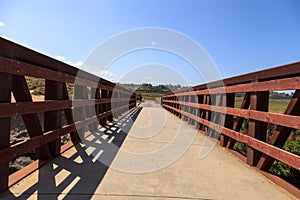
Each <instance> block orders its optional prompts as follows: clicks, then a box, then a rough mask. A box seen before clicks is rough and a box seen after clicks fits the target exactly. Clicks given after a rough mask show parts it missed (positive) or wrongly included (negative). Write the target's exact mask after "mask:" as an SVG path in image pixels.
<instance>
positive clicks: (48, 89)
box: [44, 80, 63, 157]
mask: <svg viewBox="0 0 300 200" xmlns="http://www.w3.org/2000/svg"><path fill="white" fill-rule="evenodd" d="M62 99H63V83H60V82H56V81H51V80H46V83H45V100H62ZM61 127H62V111H61V110H54V111H47V112H45V120H44V130H45V132H46V131H51V130H54V129H57V128H61ZM48 146H49V151H50V153H51V155H52V156H53V157H57V156H59V155H60V137H59V138H58V139H56V140H54V141H52V142H50V143H49V144H48Z"/></svg>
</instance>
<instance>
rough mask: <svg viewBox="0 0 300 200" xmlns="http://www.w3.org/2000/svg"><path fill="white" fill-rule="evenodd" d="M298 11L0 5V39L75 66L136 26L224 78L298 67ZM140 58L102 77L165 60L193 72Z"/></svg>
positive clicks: (287, 3)
mask: <svg viewBox="0 0 300 200" xmlns="http://www.w3.org/2000/svg"><path fill="white" fill-rule="evenodd" d="M299 10H300V1H299V0H264V1H261V0H249V1H246V0H226V1H225V0H207V1H204V0H198V1H197V0H194V1H191V0H186V1H184V0H181V1H176V0H163V1H162V0H149V1H144V0H119V1H116V0H106V1H74V0H63V1H61V0H57V1H56V0H51V1H50V0H49V1H38V0H36V1H33V0H27V1H17V0H0V35H1V37H5V38H7V39H10V40H12V41H15V42H17V43H20V44H22V45H25V46H27V47H29V48H32V49H35V50H37V51H39V52H42V53H44V54H47V55H50V56H52V57H57V58H59V57H58V56H60V57H64V58H65V60H66V61H70V62H71V63H78V62H79V61H84V60H85V58H86V57H87V56H88V55H89V53H90V52H91V51H92V50H93V49H94V48H96V47H97V45H99V44H100V43H101V42H103V41H104V40H106V39H107V38H109V37H111V36H112V35H115V34H118V33H120V32H123V31H127V30H130V29H135V28H142V27H162V28H168V29H173V30H176V31H179V32H181V33H183V34H185V35H187V36H189V37H191V38H193V39H194V40H195V41H197V42H198V43H199V44H200V45H202V47H203V48H204V49H205V50H206V51H207V53H208V54H209V55H210V56H211V58H212V60H213V61H214V62H215V64H216V65H217V67H218V69H219V71H220V74H221V76H222V77H224V78H225V77H230V76H234V75H239V74H243V73H247V72H252V71H257V70H261V69H265V68H270V67H274V66H278V65H282V64H286V63H291V62H296V61H300V12H299ZM0 48H1V47H0ZM144 53H145V54H144V55H146V54H147V55H146V56H145V57H146V58H145V60H143V59H141V55H139V54H138V53H137V54H138V55H137V57H139V58H140V59H139V62H136V61H134V62H133V60H134V59H135V58H137V57H134V56H130V55H129V56H128V57H127V58H125V57H124V59H123V60H124V62H123V63H122V62H121V61H122V60H120V61H118V62H119V64H118V63H116V64H115V65H114V66H115V68H113V67H112V68H111V70H110V71H111V72H109V73H111V74H110V75H109V74H108V73H107V74H106V76H107V77H108V78H109V77H112V79H111V80H114V78H113V77H114V76H115V77H119V76H122V74H121V73H122V72H124V71H126V70H127V69H126V67H129V66H126V65H132V66H133V65H139V64H144V63H149V62H155V63H157V62H160V60H159V59H162V61H161V63H163V64H165V63H166V61H170V60H173V61H172V62H169V63H167V64H169V65H174V66H173V67H174V68H175V70H177V71H179V73H183V74H185V75H187V74H189V73H190V74H193V72H192V71H190V70H183V68H184V67H183V66H184V65H185V64H184V62H183V61H179V60H178V58H174V57H172V56H170V55H163V53H162V54H160V55H159V56H158V55H156V54H157V53H153V52H151V51H148V52H144ZM130 58H131V59H132V62H131V61H130ZM175 61H176V62H175ZM176 63H177V65H176ZM117 66H119V68H118V67H117ZM120 66H122V69H121V68H120ZM132 66H130V67H132ZM184 69H186V68H184ZM118 70H119V71H120V72H118ZM181 71H182V72H181ZM112 74H113V75H112ZM187 76H189V75H187ZM187 79H189V80H190V84H192V85H195V84H200V83H201V82H202V80H201V79H198V78H197V77H193V75H191V77H187ZM175 82H176V81H175ZM175 82H173V83H175Z"/></svg>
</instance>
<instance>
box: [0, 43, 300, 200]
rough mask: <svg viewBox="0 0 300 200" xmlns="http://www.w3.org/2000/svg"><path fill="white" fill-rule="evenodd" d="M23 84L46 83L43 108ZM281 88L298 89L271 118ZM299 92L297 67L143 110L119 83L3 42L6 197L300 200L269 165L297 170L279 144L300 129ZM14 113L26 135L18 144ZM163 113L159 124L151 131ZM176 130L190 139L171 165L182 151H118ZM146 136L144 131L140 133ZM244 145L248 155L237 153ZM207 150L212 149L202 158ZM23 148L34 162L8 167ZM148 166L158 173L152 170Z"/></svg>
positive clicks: (1, 150) (204, 88)
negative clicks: (14, 138)
mask: <svg viewBox="0 0 300 200" xmlns="http://www.w3.org/2000/svg"><path fill="white" fill-rule="evenodd" d="M26 77H34V78H38V79H42V80H44V81H45V86H44V95H45V98H44V100H43V101H33V98H32V95H31V93H30V90H29V87H28V82H27V81H26ZM70 88H72V91H74V94H73V99H72V98H71V94H70V92H71V90H70ZM73 88H74V90H73ZM278 90H280V91H281V90H293V91H294V93H293V96H292V98H291V99H290V101H289V103H288V106H287V108H286V110H285V112H284V113H283V114H278V113H272V112H269V106H270V105H269V102H270V100H269V93H270V91H278ZM12 94H13V99H12ZM238 95H241V96H242V97H243V100H242V103H241V105H240V108H237V106H236V105H235V100H236V98H237V96H238ZM299 97H300V63H293V64H289V65H285V66H280V67H276V68H272V69H268V70H264V71H259V72H254V73H250V74H245V75H241V76H238V77H233V78H228V79H224V80H220V81H216V82H212V83H207V84H203V85H198V86H194V87H192V88H188V89H185V90H181V91H179V92H175V93H169V94H166V95H164V97H163V99H162V105H159V104H156V103H155V102H151V101H148V102H144V103H143V104H141V105H139V106H137V104H136V97H135V94H134V93H132V92H130V91H128V90H126V89H124V88H122V87H120V86H118V85H116V84H114V83H111V82H109V81H107V80H104V79H102V78H99V77H97V76H95V75H92V74H90V73H88V72H84V71H82V70H79V69H76V68H74V67H72V66H69V65H67V64H65V63H62V62H59V61H57V60H54V59H52V58H50V57H47V56H45V55H42V54H40V53H37V52H35V51H33V50H30V49H27V48H25V47H22V46H20V45H18V44H15V43H12V42H10V41H7V40H5V39H3V38H0V127H1V129H0V130H1V133H0V191H1V192H2V193H1V194H0V198H3V199H16V198H17V199H27V198H32V199H43V198H47V199H71V198H82V199H90V198H93V199H101V198H105V199H174V198H175V199H232V198H238V199H297V198H300V192H299V180H298V183H297V180H296V183H295V184H294V185H292V184H291V183H288V182H286V180H284V179H281V178H280V177H278V176H275V175H272V174H271V173H270V172H269V170H270V168H271V166H272V164H273V163H274V161H276V162H279V161H280V162H282V163H284V164H286V165H288V166H290V167H291V168H293V169H295V170H300V157H299V155H296V154H292V153H290V152H288V151H285V150H284V149H283V146H284V144H285V142H286V141H287V140H288V139H289V137H290V134H291V132H292V131H293V130H298V129H300V123H299V122H300V117H299V115H300V100H299V99H300V98H299ZM149 113H150V114H149ZM16 116H21V118H22V121H23V122H24V125H25V127H26V131H27V132H28V134H29V137H28V138H27V139H25V140H22V141H18V142H15V143H11V141H10V136H11V130H12V124H13V123H14V120H13V119H15V117H16ZM41 116H42V117H41ZM149 116H150V118H149ZM162 116H163V117H164V118H163V120H164V123H163V126H162V127H160V129H159V131H157V134H156V135H153V134H152V132H153V131H154V129H156V128H157V126H158V125H160V124H161V120H162V119H161V118H160V117H162ZM244 121H248V128H247V130H246V132H243V131H241V127H242V125H243V123H245V122H244ZM270 125H272V126H274V127H275V129H274V131H273V133H272V134H267V132H268V126H270ZM179 127H180V129H179ZM177 130H180V131H177ZM143 131H144V133H143ZM176 131H177V132H178V138H187V137H191V138H192V140H191V143H190V144H189V146H188V147H187V148H186V149H185V151H184V152H183V153H182V155H181V156H179V157H178V158H177V159H175V160H174V161H172V162H171V163H169V164H165V163H164V161H165V160H168V159H169V158H170V157H172V156H174V157H175V156H176V155H175V154H174V155H173V154H172V153H171V154H169V155H164V154H161V157H158V158H157V157H151V156H150V157H146V156H145V157H144V158H146V159H145V160H144V161H143V162H141V163H139V164H135V163H134V162H133V160H132V158H128V157H126V156H124V155H126V154H121V153H120V151H124V152H127V151H130V152H136V153H145V152H152V151H155V149H160V148H163V147H164V146H165V145H166V144H169V143H170V141H172V138H173V137H174V134H175V132H176ZM195 131H196V132H197V134H195V135H193V134H194V132H195ZM139 134H140V135H141V134H146V135H147V134H149V135H147V137H134V136H137V135H139ZM66 136H68V137H69V139H67V142H65V144H64V145H62V142H61V139H62V137H66ZM68 137H67V138H68ZM83 140H87V141H89V143H88V145H87V143H85V142H84V141H83ZM183 141H184V140H178V141H177V142H173V143H172V142H171V147H172V148H173V149H174V152H175V151H176V149H179V148H184V147H186V142H183ZM205 141H208V143H209V144H214V143H216V144H217V145H216V146H205V145H206V143H205ZM237 144H240V145H242V146H243V147H244V151H245V152H237V151H235V150H234V146H235V145H237ZM89 145H91V146H92V147H94V149H92V150H91V149H89V148H88V147H89ZM111 145H114V146H117V147H118V149H117V150H115V149H113V148H111ZM201 148H204V149H205V148H206V149H207V148H209V151H207V156H204V157H203V158H199V149H201ZM28 152H34V153H35V155H36V157H37V159H36V160H35V161H34V162H32V163H31V164H29V165H27V166H25V167H24V168H22V169H20V170H18V171H16V172H12V171H11V170H10V163H11V162H13V161H15V159H17V158H19V157H20V156H23V155H26V154H27V153H28ZM171 152H173V151H171ZM164 156H166V157H164ZM98 157H101V158H103V157H105V158H107V159H106V163H103V162H98V161H97V159H98ZM200 157H201V156H200ZM144 158H141V159H144ZM143 163H146V165H145V166H144V165H142V164H143ZM118 164H119V165H118ZM114 166H123V167H124V168H122V169H123V171H122V170H121V169H120V168H118V167H114ZM151 166H155V167H157V168H160V169H159V170H151V169H150V168H149V170H148V171H147V170H146V168H147V167H151ZM158 166H163V167H158ZM139 167H140V168H139ZM132 168H134V169H135V170H137V171H138V170H144V172H143V173H142V171H138V172H139V173H132V172H129V171H130V169H132ZM147 169H148V168H147ZM126 171H127V172H126ZM297 184H298V185H297Z"/></svg>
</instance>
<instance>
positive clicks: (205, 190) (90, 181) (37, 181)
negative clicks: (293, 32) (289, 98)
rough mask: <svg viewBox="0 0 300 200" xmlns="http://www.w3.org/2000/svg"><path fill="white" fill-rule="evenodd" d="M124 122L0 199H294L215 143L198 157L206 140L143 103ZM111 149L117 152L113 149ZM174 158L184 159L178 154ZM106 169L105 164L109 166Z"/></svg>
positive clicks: (64, 156) (155, 106) (94, 137)
mask: <svg viewBox="0 0 300 200" xmlns="http://www.w3.org/2000/svg"><path fill="white" fill-rule="evenodd" d="M131 117H133V120H135V122H134V123H133V125H132V121H131V120H130V118H128V116H127V117H126V116H125V117H124V118H123V119H121V120H119V121H115V122H114V123H112V124H110V126H107V127H106V128H103V131H104V132H105V133H104V132H101V133H94V134H92V135H90V136H88V137H87V138H86V140H85V142H84V144H79V145H76V146H75V147H72V148H71V149H69V150H68V151H66V152H65V153H64V154H63V155H62V156H61V157H59V158H56V159H55V160H53V161H52V162H51V163H49V164H47V165H45V166H43V167H42V168H40V169H39V170H38V171H36V172H34V173H32V174H31V175H29V176H28V177H26V178H25V179H23V180H22V181H20V182H19V183H17V184H16V185H14V186H12V187H11V188H10V190H9V191H7V192H5V193H3V194H1V195H2V196H1V197H2V198H4V199H14V198H20V199H25V198H32V199H43V198H47V199H57V198H58V199H74V198H75V197H76V199H90V198H93V199H273V200H275V199H280V200H283V199H294V198H295V197H294V196H292V195H291V194H289V193H288V192H286V191H285V190H283V189H282V188H280V187H279V186H277V185H275V184H274V183H272V182H271V181H270V180H268V179H267V178H265V177H264V176H263V175H261V174H260V173H258V172H256V171H255V170H254V169H252V168H250V167H248V166H247V165H246V164H244V163H243V162H241V161H240V160H239V159H238V158H236V157H235V156H233V155H231V154H230V153H228V152H227V151H225V150H224V149H222V148H221V147H220V146H219V145H216V146H215V147H214V148H213V149H212V151H211V152H210V153H209V154H208V156H206V157H205V158H202V159H200V158H199V151H200V149H202V150H209V146H207V145H208V144H209V143H204V144H203V142H204V139H205V137H204V136H203V135H201V134H195V129H194V128H193V127H192V126H189V125H187V123H186V122H182V121H181V120H179V119H178V118H176V117H175V116H173V115H171V114H170V113H168V112H166V111H165V110H163V109H162V108H160V107H159V106H157V105H154V104H151V103H150V102H148V103H145V104H143V107H142V108H140V109H138V110H136V112H135V113H132V115H131ZM162 122H163V123H162ZM131 125H132V127H131ZM120 127H121V129H122V130H120ZM130 127H131V128H130ZM126 130H130V131H129V135H127V134H126V133H125V132H126ZM190 139H191V140H190ZM171 141H172V142H171ZM100 143H101V144H100ZM205 145H206V146H205ZM112 146H115V147H118V146H121V148H120V150H119V151H117V150H118V149H117V148H114V147H112ZM83 147H84V148H83ZM185 148H187V149H186V150H185ZM130 152H131V153H130ZM132 152H133V153H132ZM149 152H152V153H149ZM141 153H144V154H141ZM181 153H183V155H181V156H180V154H181ZM173 158H174V160H173ZM112 160H113V161H112ZM111 161H112V162H111ZM103 163H104V164H103ZM105 164H106V165H108V164H110V167H106V165H105ZM166 165H167V166H166ZM132 172H135V173H132Z"/></svg>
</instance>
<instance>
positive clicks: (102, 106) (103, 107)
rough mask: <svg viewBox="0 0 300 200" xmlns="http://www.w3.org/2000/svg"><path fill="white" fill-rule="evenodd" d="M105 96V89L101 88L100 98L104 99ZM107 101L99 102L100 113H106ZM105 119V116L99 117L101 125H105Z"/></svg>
mask: <svg viewBox="0 0 300 200" xmlns="http://www.w3.org/2000/svg"><path fill="white" fill-rule="evenodd" d="M106 98H107V90H104V89H101V99H106ZM106 104H107V103H102V104H101V113H106V112H107V105H106ZM106 121H107V116H105V117H103V118H102V119H101V125H102V126H103V125H106Z"/></svg>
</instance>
